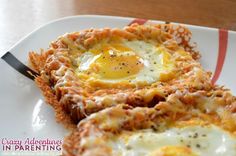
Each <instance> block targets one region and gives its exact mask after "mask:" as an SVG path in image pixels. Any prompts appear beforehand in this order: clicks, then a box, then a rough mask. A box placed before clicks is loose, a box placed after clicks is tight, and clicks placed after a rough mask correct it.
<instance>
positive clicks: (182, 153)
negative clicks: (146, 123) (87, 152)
mask: <svg viewBox="0 0 236 156" xmlns="http://www.w3.org/2000/svg"><path fill="white" fill-rule="evenodd" d="M109 145H110V147H111V148H112V149H113V153H114V155H115V153H116V154H117V153H119V154H118V155H121V156H210V155H212V156H213V155H214V156H234V155H236V138H235V136H232V135H230V134H229V133H228V132H226V131H224V130H222V129H220V128H218V127H217V126H214V125H208V126H199V125H195V126H187V127H182V128H175V127H173V128H170V129H168V130H165V131H163V132H154V131H153V130H152V129H145V130H139V131H123V132H122V133H121V134H120V135H119V136H118V137H116V138H115V139H114V140H112V141H110V142H109Z"/></svg>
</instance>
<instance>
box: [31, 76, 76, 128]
mask: <svg viewBox="0 0 236 156" xmlns="http://www.w3.org/2000/svg"><path fill="white" fill-rule="evenodd" d="M35 83H36V84H37V86H38V87H39V88H40V89H41V92H42V93H43V96H44V97H45V100H46V103H48V104H49V105H51V106H52V107H53V109H54V111H55V117H56V121H57V122H60V123H62V124H63V125H64V126H65V128H67V129H74V128H76V125H75V124H73V122H72V121H71V118H70V117H69V116H68V115H67V114H66V113H65V111H64V110H63V108H62V105H60V103H59V101H58V100H57V98H56V96H55V95H54V93H53V92H52V89H51V88H50V86H49V85H48V84H47V83H46V82H45V80H44V79H42V77H40V76H38V77H36V78H35Z"/></svg>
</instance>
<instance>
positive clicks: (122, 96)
mask: <svg viewBox="0 0 236 156" xmlns="http://www.w3.org/2000/svg"><path fill="white" fill-rule="evenodd" d="M113 37H119V38H124V39H127V40H143V41H146V40H153V41H155V42H157V43H159V44H162V45H164V46H165V47H166V48H167V49H169V50H170V51H173V54H172V56H173V57H175V61H176V62H177V64H176V66H177V69H178V71H176V73H178V76H177V77H175V78H174V79H171V80H169V81H166V82H160V81H159V82H156V83H153V84H151V85H149V86H144V87H139V88H137V87H134V86H127V85H124V86H122V85H119V87H117V86H106V87H104V86H97V87H93V86H90V85H89V84H86V83H84V82H83V81H81V80H80V79H78V77H77V76H76V74H75V68H76V66H75V65H74V63H73V58H75V57H79V56H80V54H81V53H83V52H84V51H87V50H89V49H90V48H91V47H93V46H94V45H96V44H97V43H99V42H100V41H101V40H103V39H108V40H109V39H110V38H113ZM190 39H191V32H190V31H189V30H188V29H187V28H185V27H183V26H177V27H174V26H173V25H171V24H159V25H142V26H140V25H137V24H133V25H131V26H127V27H125V28H124V29H109V28H105V29H89V30H84V31H80V32H74V33H70V34H66V35H64V36H61V37H59V38H58V39H57V40H56V41H55V42H52V43H51V45H50V48H49V49H48V50H46V51H43V50H42V51H41V53H40V54H38V53H36V52H31V53H30V54H29V61H30V64H31V66H32V68H33V69H34V70H36V71H37V72H38V73H40V76H38V77H36V78H35V81H36V84H37V85H38V87H39V88H40V89H41V91H42V92H43V95H44V97H45V99H46V101H47V103H49V104H50V105H51V106H52V107H53V108H54V109H55V112H56V118H57V121H58V122H62V123H63V124H65V125H66V126H67V127H73V125H75V124H77V123H78V122H79V121H80V120H81V119H83V118H85V117H86V116H88V115H90V114H92V113H95V112H98V111H100V110H103V109H105V108H107V107H112V106H115V105H118V104H122V103H126V104H128V105H130V106H132V107H137V106H141V107H154V106H155V105H156V104H157V103H159V102H160V101H165V100H166V98H167V97H168V95H170V94H173V93H175V92H177V91H184V90H187V92H196V91H198V90H206V91H207V90H210V89H211V88H212V87H213V86H212V84H211V82H210V76H211V73H209V72H206V71H204V70H203V69H202V67H201V65H200V63H199V62H198V59H199V58H200V55H199V53H198V52H196V51H195V50H194V47H193V46H192V45H191V44H190V42H189V41H190ZM177 48H183V49H184V50H185V51H187V52H188V53H189V54H190V56H191V57H185V58H183V57H178V56H175V55H174V51H175V50H176V49H177ZM95 97H103V98H104V99H103V101H100V102H99V103H98V102H97V101H96V99H95ZM74 123H75V124H74ZM71 125H72V126H71Z"/></svg>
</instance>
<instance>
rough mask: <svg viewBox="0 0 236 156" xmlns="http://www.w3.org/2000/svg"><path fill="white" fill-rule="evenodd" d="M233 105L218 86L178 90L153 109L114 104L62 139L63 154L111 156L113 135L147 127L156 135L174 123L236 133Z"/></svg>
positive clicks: (235, 100) (227, 94)
mask: <svg viewBox="0 0 236 156" xmlns="http://www.w3.org/2000/svg"><path fill="white" fill-rule="evenodd" d="M235 105H236V98H235V97H234V96H232V95H231V93H230V92H229V91H228V90H225V89H223V88H219V87H217V88H215V89H213V90H211V91H208V92H207V91H197V92H195V93H189V92H186V91H183V92H180V91H179V92H178V93H175V94H171V95H169V96H168V98H167V100H166V101H164V102H159V103H158V104H157V105H156V106H155V107H153V108H143V107H142V108H141V107H136V108H133V107H131V106H129V105H122V104H121V105H117V106H114V107H111V108H107V109H105V110H102V111H100V112H98V113H94V114H93V115H90V116H89V117H87V118H86V119H84V120H82V121H81V122H80V123H79V124H78V128H77V129H76V130H74V131H73V132H72V133H71V134H70V135H69V136H67V137H66V138H65V140H64V144H63V149H64V150H63V155H65V156H78V155H80V156H82V155H84V156H89V155H93V156H100V155H102V156H111V155H113V154H114V153H112V149H111V148H110V147H109V146H108V145H107V140H108V139H109V138H112V136H117V135H119V134H120V133H121V132H122V131H135V130H140V129H148V128H150V129H153V130H154V131H156V132H158V131H159V129H160V127H161V125H162V126H163V125H164V126H167V127H168V125H171V124H173V123H176V122H178V123H179V124H178V125H176V126H181V125H183V126H186V124H190V125H191V124H197V125H205V124H207V125H208V124H215V125H217V126H219V127H221V128H223V129H224V130H226V131H229V132H231V133H233V134H235V132H236V119H235V116H234V115H233V114H235V112H236V109H235ZM218 110H221V111H218ZM88 140H89V142H88Z"/></svg>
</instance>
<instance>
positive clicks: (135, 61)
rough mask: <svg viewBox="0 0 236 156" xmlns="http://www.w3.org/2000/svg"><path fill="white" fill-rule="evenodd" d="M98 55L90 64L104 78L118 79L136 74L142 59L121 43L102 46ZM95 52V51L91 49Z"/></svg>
mask: <svg viewBox="0 0 236 156" xmlns="http://www.w3.org/2000/svg"><path fill="white" fill-rule="evenodd" d="M100 51H101V52H100V54H99V57H98V58H97V59H96V60H95V62H94V63H93V64H92V65H91V66H90V67H91V68H93V69H95V70H94V71H95V72H96V73H97V74H99V75H100V76H101V78H104V79H119V78H124V77H129V76H132V75H135V74H137V73H138V72H139V71H140V70H141V69H142V67H143V66H144V65H143V63H142V62H143V61H142V59H141V58H140V57H139V56H137V55H136V54H135V53H134V52H133V51H132V50H131V49H129V48H128V47H125V46H123V45H121V44H110V45H104V46H102V49H100ZM92 52H93V53H97V51H92Z"/></svg>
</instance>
